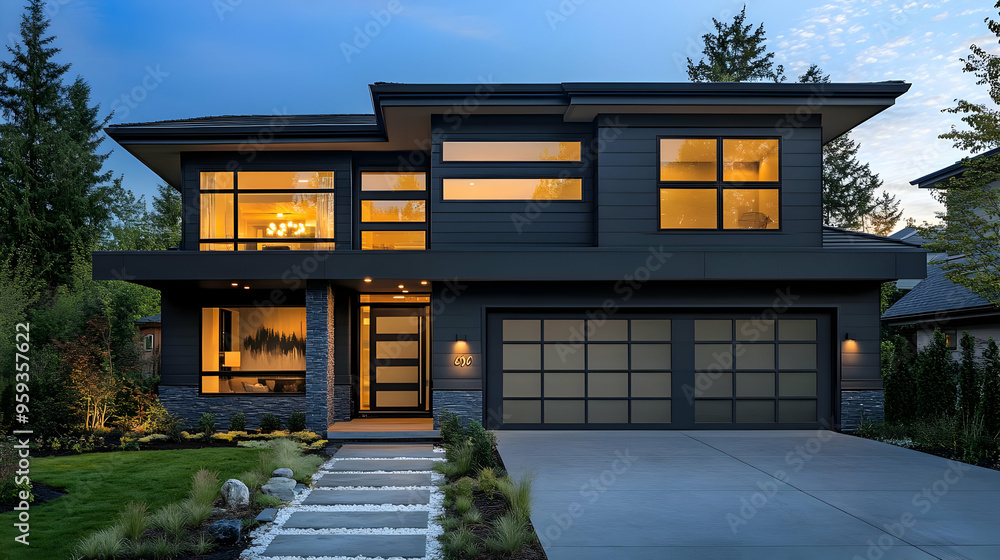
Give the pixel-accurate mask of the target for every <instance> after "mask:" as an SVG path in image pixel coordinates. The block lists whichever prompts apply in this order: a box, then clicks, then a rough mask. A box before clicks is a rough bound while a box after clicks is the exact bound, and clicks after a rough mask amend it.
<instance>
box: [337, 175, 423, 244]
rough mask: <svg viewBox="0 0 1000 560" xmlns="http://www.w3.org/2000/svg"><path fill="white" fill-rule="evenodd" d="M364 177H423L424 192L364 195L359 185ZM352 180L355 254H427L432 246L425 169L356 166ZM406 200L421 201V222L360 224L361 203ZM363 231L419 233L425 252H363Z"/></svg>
mask: <svg viewBox="0 0 1000 560" xmlns="http://www.w3.org/2000/svg"><path fill="white" fill-rule="evenodd" d="M365 173H400V174H404V175H407V174H417V173H422V174H423V175H424V190H423V191H365V190H362V189H361V181H362V180H363V177H364V174H365ZM354 180H355V185H356V188H354V189H353V192H354V194H355V196H354V199H355V200H356V201H357V202H356V203H355V204H353V206H354V208H353V212H352V213H351V215H352V218H353V219H354V226H353V233H354V241H353V247H354V249H355V250H356V251H366V252H372V251H374V252H384V253H395V252H399V251H404V252H419V251H427V250H429V249H430V245H431V172H430V170H428V169H407V170H401V169H400V168H399V166H390V165H359V166H358V167H357V168H356V171H355V176H354ZM409 200H420V201H423V203H424V220H423V221H422V222H362V220H361V218H362V210H361V206H362V203H363V202H364V201H397V202H402V201H409ZM366 231H421V232H423V233H424V248H423V249H363V248H362V243H361V234H362V233H364V232H366Z"/></svg>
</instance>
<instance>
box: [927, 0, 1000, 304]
mask: <svg viewBox="0 0 1000 560" xmlns="http://www.w3.org/2000/svg"><path fill="white" fill-rule="evenodd" d="M996 7H998V8H1000V2H998V3H997V5H996ZM985 21H986V24H987V27H988V28H989V30H990V31H991V32H992V33H993V34H994V35H996V36H997V37H998V38H1000V22H997V21H995V20H993V19H991V18H986V19H985ZM969 50H970V51H971V52H970V54H969V56H968V57H966V58H962V59H960V60H961V62H962V64H963V69H962V70H963V71H964V72H968V73H971V74H973V75H974V76H975V77H976V83H977V84H980V85H985V86H987V87H988V94H989V97H990V100H991V101H992V104H991V106H988V105H987V104H985V103H973V102H970V101H967V100H964V99H960V100H958V101H957V102H956V105H955V106H954V107H952V108H950V109H946V110H945V111H946V112H948V113H952V114H956V115H961V118H960V119H961V121H962V122H963V123H965V124H966V125H967V126H968V128H966V129H964V130H959V129H958V128H957V127H956V126H954V125H952V127H951V130H949V131H948V132H946V133H944V134H942V135H941V136H940V138H943V139H946V140H951V141H952V144H953V145H954V146H955V147H956V148H959V149H962V150H968V151H970V152H972V153H976V152H981V151H985V150H989V149H992V148H996V147H998V146H1000V111H998V110H997V109H996V106H997V104H1000V56H997V55H994V54H990V53H989V52H987V51H986V50H985V49H983V48H982V47H979V46H977V45H972V46H970V47H969ZM962 165H963V166H964V167H965V169H966V170H965V172H963V173H962V174H961V175H959V176H957V177H953V178H951V179H950V180H949V181H948V182H947V183H945V185H944V187H945V188H944V189H939V190H937V192H936V193H935V196H936V197H937V198H938V200H939V201H940V202H942V203H943V204H944V206H945V213H944V214H943V215H942V216H941V218H942V219H943V222H944V225H943V226H942V227H940V228H935V229H933V230H932V229H929V228H923V229H922V230H921V234H923V235H925V237H926V238H927V239H929V240H930V242H929V243H927V245H926V247H927V249H928V250H929V251H931V252H941V253H948V254H949V255H964V257H965V258H964V259H953V260H949V261H948V262H946V263H944V265H943V268H944V271H945V277H946V278H948V280H951V281H952V282H954V283H956V284H959V285H961V286H965V287H966V288H969V289H970V290H972V291H974V292H976V293H977V294H979V295H981V296H983V297H984V298H986V299H988V300H990V301H991V302H993V303H994V304H998V305H1000V251H997V249H996V247H997V244H998V242H1000V189H997V188H994V187H991V186H990V183H993V182H994V181H997V180H1000V156H992V157H980V158H976V159H964V160H962Z"/></svg>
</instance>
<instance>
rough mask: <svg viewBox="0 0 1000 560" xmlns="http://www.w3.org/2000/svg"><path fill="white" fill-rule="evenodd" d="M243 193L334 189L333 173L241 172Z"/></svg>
mask: <svg viewBox="0 0 1000 560" xmlns="http://www.w3.org/2000/svg"><path fill="white" fill-rule="evenodd" d="M239 188H240V190H241V191H244V190H253V189H260V190H263V189H268V190H282V191H283V190H302V189H326V190H332V189H333V172H332V171H241V172H240V173H239Z"/></svg>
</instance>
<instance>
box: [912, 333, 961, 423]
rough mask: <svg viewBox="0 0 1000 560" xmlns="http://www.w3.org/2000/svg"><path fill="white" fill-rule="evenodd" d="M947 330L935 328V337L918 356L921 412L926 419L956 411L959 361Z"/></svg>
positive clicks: (918, 390)
mask: <svg viewBox="0 0 1000 560" xmlns="http://www.w3.org/2000/svg"><path fill="white" fill-rule="evenodd" d="M950 354H951V351H950V350H949V349H948V344H947V342H946V341H945V337H944V333H943V332H941V331H940V330H937V329H935V330H934V340H933V341H932V342H931V343H930V344H929V345H928V346H927V347H925V348H924V349H923V350H921V351H920V354H919V355H918V356H917V412H918V414H919V417H920V418H922V419H928V420H930V419H934V418H940V417H942V416H952V415H954V414H955V400H956V394H955V393H956V387H955V374H954V370H955V362H953V361H952V360H951V358H950V356H949V355H950Z"/></svg>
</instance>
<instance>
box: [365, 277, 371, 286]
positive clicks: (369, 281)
mask: <svg viewBox="0 0 1000 560" xmlns="http://www.w3.org/2000/svg"><path fill="white" fill-rule="evenodd" d="M371 283H372V279H371V277H370V276H365V284H371Z"/></svg>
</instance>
